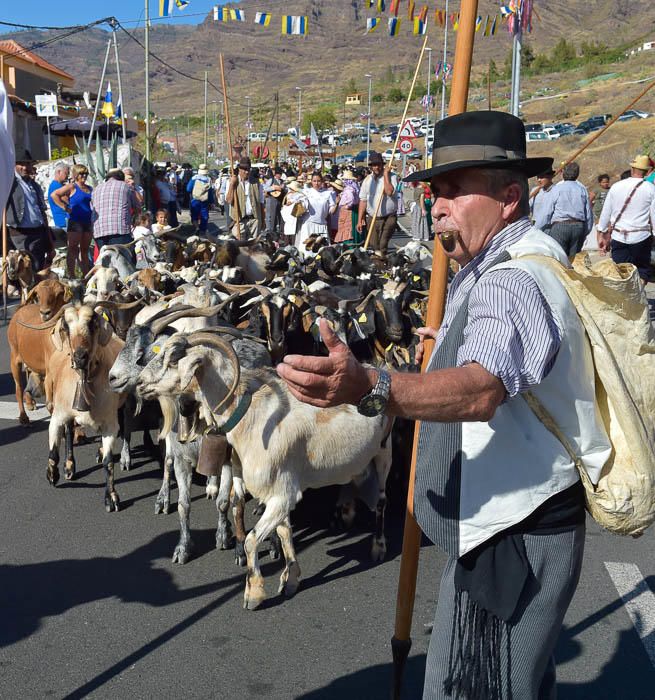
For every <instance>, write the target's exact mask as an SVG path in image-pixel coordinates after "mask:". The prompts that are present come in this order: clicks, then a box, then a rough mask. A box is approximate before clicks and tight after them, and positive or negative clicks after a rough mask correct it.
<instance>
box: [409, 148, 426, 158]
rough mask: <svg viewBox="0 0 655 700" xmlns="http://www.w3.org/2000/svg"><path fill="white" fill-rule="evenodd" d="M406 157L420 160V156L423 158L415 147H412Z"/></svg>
mask: <svg viewBox="0 0 655 700" xmlns="http://www.w3.org/2000/svg"><path fill="white" fill-rule="evenodd" d="M407 158H408V159H409V160H421V158H423V154H422V153H421V152H420V151H418V150H417V149H416V148H412V150H411V151H410V152H409V153H408V154H407Z"/></svg>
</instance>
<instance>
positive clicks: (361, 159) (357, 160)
mask: <svg viewBox="0 0 655 700" xmlns="http://www.w3.org/2000/svg"><path fill="white" fill-rule="evenodd" d="M353 160H354V161H355V163H366V151H365V150H364V151H360V152H359V153H358V154H357V155H356V156H355V157H354V158H353Z"/></svg>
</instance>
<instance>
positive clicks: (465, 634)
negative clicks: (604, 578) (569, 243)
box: [277, 111, 611, 700]
mask: <svg viewBox="0 0 655 700" xmlns="http://www.w3.org/2000/svg"><path fill="white" fill-rule="evenodd" d="M434 143H435V144H436V146H435V149H434V153H433V166H432V168H430V169H428V170H424V171H422V172H419V173H415V174H413V175H411V176H410V177H409V178H407V179H408V180H410V179H411V180H412V181H414V180H417V181H428V182H429V183H430V187H431V189H432V192H433V198H434V204H433V207H432V217H433V221H434V228H435V233H436V234H437V236H438V238H439V240H440V242H441V245H442V246H443V248H444V250H445V252H446V255H447V256H448V257H449V258H452V259H454V260H456V261H457V262H458V263H459V264H460V265H461V269H460V271H459V272H458V273H457V275H456V276H455V278H454V279H453V281H452V282H451V285H450V289H449V293H448V300H447V304H446V309H445V315H444V319H443V323H442V325H441V328H440V329H439V332H438V334H437V333H436V332H435V331H433V329H422V330H421V335H422V336H425V335H433V336H436V346H435V350H434V352H433V354H432V356H431V358H430V362H429V365H428V369H427V372H426V373H425V374H421V375H417V374H411V373H405V372H402V373H401V372H394V373H389V372H387V371H386V370H384V369H382V368H372V367H366V366H364V365H361V364H360V363H359V362H358V361H357V360H356V359H355V358H354V356H353V355H352V353H351V352H350V350H349V349H348V347H347V346H346V345H344V344H343V343H341V342H340V341H339V339H338V338H337V337H336V336H335V335H334V333H333V332H332V331H331V330H330V328H329V326H328V325H327V323H325V322H324V321H322V322H321V325H320V332H321V335H322V337H323V340H324V342H325V345H326V347H327V349H328V352H329V355H328V357H305V356H298V355H292V356H287V357H285V358H284V359H283V361H282V363H281V364H280V365H278V368H277V371H278V373H279V374H280V376H282V377H283V378H284V379H285V380H286V382H287V384H288V386H289V389H290V391H291V392H292V393H293V394H294V396H296V398H298V399H299V400H301V401H304V402H307V403H311V404H313V405H316V406H321V407H325V406H334V405H339V404H343V403H349V404H354V405H356V406H357V407H358V410H359V412H360V413H362V414H364V415H366V416H375V415H380V414H382V413H386V414H387V415H391V416H402V417H405V418H413V419H416V420H420V421H421V426H420V435H419V442H418V456H417V463H416V482H415V487H414V494H415V498H414V515H415V517H416V519H417V521H418V523H419V524H420V526H421V528H422V530H423V532H424V533H425V534H426V535H427V536H428V537H429V538H430V539H431V540H432V541H433V542H435V543H436V544H437V545H438V546H439V547H440V548H442V549H443V550H444V551H445V552H446V553H447V554H448V555H449V558H448V560H447V563H446V566H445V568H444V571H443V574H442V578H441V587H440V592H439V600H438V604H437V610H436V615H435V622H434V626H433V631H432V638H431V640H430V649H429V652H428V658H427V668H426V675H425V686H424V695H423V697H424V700H427V699H428V698H429V699H430V700H432V699H434V698H446V697H450V698H452V697H458V698H485V699H487V700H491V699H494V700H495V699H500V698H517V699H518V698H521V699H522V698H537V697H539V698H547V697H548V698H550V697H554V694H555V664H554V659H553V650H554V648H555V643H556V641H557V636H558V634H559V630H560V627H561V624H562V620H563V619H564V615H565V613H566V609H567V608H568V606H569V604H570V602H571V599H572V597H573V594H574V592H575V588H576V586H577V582H578V577H579V574H580V567H581V563H582V553H583V547H584V517H585V515H584V498H583V489H582V486H581V483H580V479H579V476H578V472H577V469H576V466H575V464H574V463H573V461H572V460H571V459H570V457H569V453H568V452H567V450H566V449H565V448H564V447H563V446H562V444H561V443H560V442H559V440H558V439H556V438H555V437H554V436H553V434H552V433H551V432H550V431H549V430H548V429H547V428H546V427H545V426H544V425H543V424H542V423H541V422H540V420H539V419H538V418H537V417H536V415H535V414H534V413H533V411H532V410H531V408H530V407H529V404H528V402H527V400H526V397H528V398H529V399H530V401H532V402H533V403H534V402H535V401H538V402H539V403H540V404H541V405H542V406H545V407H546V408H547V410H548V412H549V413H550V414H551V416H552V417H553V419H554V421H555V422H556V423H557V424H558V426H559V427H560V429H561V431H562V433H563V434H564V435H565V436H566V438H567V440H568V442H569V444H570V447H571V449H572V450H574V451H575V453H576V454H577V455H578V456H579V458H580V462H581V464H582V465H583V467H584V469H585V471H586V472H587V474H588V476H589V478H590V480H591V482H592V483H597V481H598V478H599V476H600V471H601V469H602V467H603V465H604V463H605V461H606V460H607V459H608V458H609V456H610V455H611V445H610V443H609V440H608V438H607V435H606V433H605V430H604V427H603V424H602V422H601V419H600V417H599V412H598V410H597V408H596V403H595V388H594V372H593V366H592V363H591V359H590V358H591V355H590V349H589V347H588V341H587V339H586V336H585V333H584V329H583V328H582V325H581V323H580V320H579V318H578V316H577V313H576V312H575V308H574V307H573V305H572V303H571V301H570V300H569V297H568V295H567V293H566V291H565V290H564V288H563V286H562V285H561V283H560V282H559V280H558V278H557V276H556V275H555V274H554V273H553V272H551V270H550V269H549V267H548V266H547V265H544V264H542V263H541V262H539V259H538V258H536V259H535V256H537V255H542V256H546V257H549V258H552V259H554V260H556V261H558V262H559V263H560V264H562V265H564V266H569V261H568V259H567V257H566V255H565V254H564V251H563V250H562V249H561V247H560V246H559V245H558V244H557V243H556V242H555V241H554V240H553V239H552V238H550V237H549V236H548V235H547V234H544V233H543V232H542V231H539V230H538V229H536V228H534V227H533V226H532V225H531V224H530V220H529V218H528V214H529V204H528V194H529V191H528V178H529V177H534V176H535V175H537V174H538V173H543V172H544V171H545V170H546V169H547V168H548V167H550V166H551V165H552V160H551V159H550V158H527V157H526V153H525V131H524V127H523V124H522V122H521V121H520V120H519V119H517V118H516V117H514V116H512V115H510V114H505V113H502V112H493V111H484V112H482V111H481V112H472V113H465V114H460V115H457V116H453V117H449V118H447V119H444V120H442V121H440V122H438V123H437V125H436V126H435V131H434ZM418 355H419V358H420V356H421V355H422V348H421V349H420V351H419V353H418Z"/></svg>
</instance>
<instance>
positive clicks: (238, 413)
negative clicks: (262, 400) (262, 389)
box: [209, 391, 252, 435]
mask: <svg viewBox="0 0 655 700" xmlns="http://www.w3.org/2000/svg"><path fill="white" fill-rule="evenodd" d="M251 402H252V396H251V394H250V392H249V391H246V393H245V394H244V395H243V396H242V397H241V398H240V399H239V403H238V404H237V407H236V408H235V409H234V412H233V413H232V415H231V416H230V417H229V418H228V419H227V420H226V421H225V423H223V425H219V426H216V419H215V418H214V427H213V428H212V429H211V430H210V431H209V432H210V433H216V434H218V435H227V434H228V433H229V432H230V431H231V430H234V429H235V428H236V427H237V425H238V424H239V423H240V421H241V419H242V418H243V417H244V416H245V415H246V411H247V410H248V409H249V408H250V403H251ZM213 415H214V412H213V411H212V417H213Z"/></svg>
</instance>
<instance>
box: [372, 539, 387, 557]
mask: <svg viewBox="0 0 655 700" xmlns="http://www.w3.org/2000/svg"><path fill="white" fill-rule="evenodd" d="M386 555H387V543H386V542H385V541H384V540H373V544H372V545H371V561H374V562H381V561H384V558H385V556H386Z"/></svg>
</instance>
